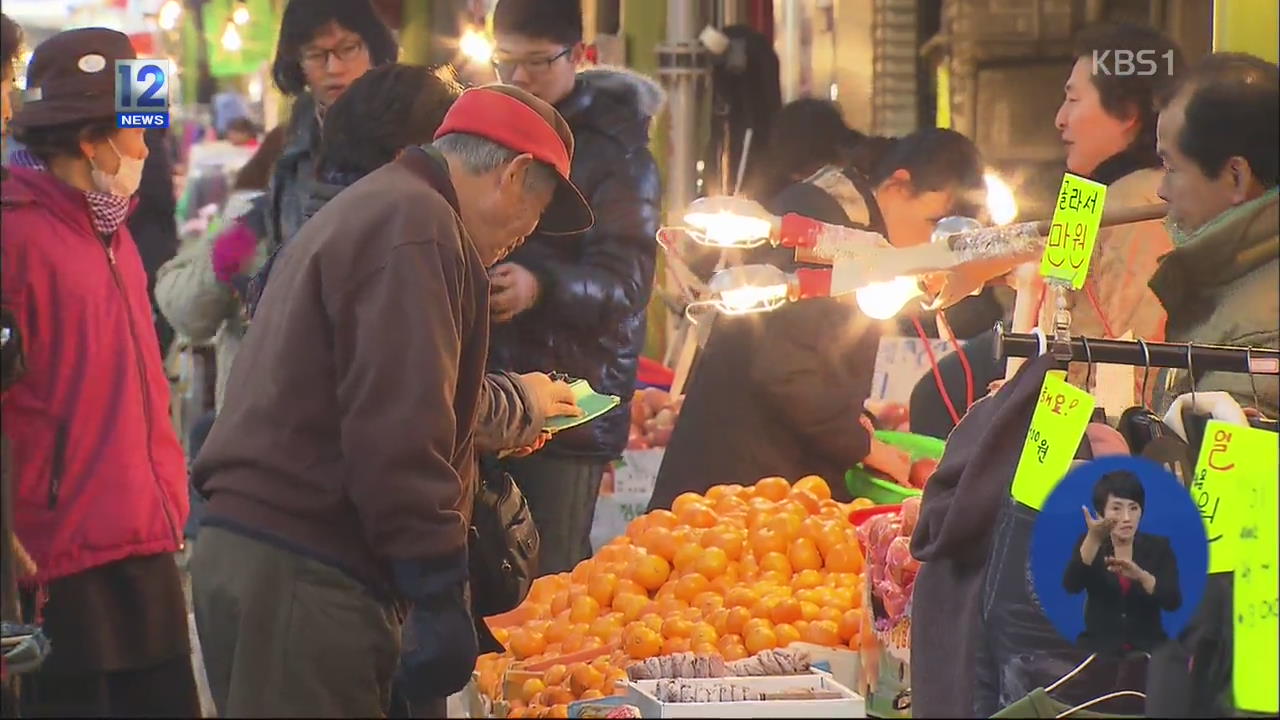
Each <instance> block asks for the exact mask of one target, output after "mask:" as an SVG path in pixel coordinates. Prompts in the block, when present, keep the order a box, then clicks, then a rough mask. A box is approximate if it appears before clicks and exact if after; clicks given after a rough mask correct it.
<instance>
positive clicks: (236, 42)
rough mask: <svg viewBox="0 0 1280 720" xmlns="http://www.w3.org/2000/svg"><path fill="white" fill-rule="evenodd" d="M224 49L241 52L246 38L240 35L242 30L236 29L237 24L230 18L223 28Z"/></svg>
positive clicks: (222, 40)
mask: <svg viewBox="0 0 1280 720" xmlns="http://www.w3.org/2000/svg"><path fill="white" fill-rule="evenodd" d="M221 42H222V49H223V50H226V51H227V52H239V51H240V48H242V47H244V40H243V39H242V38H241V37H240V31H239V30H237V29H236V24H235V23H234V22H232V21H230V20H228V21H227V26H226V27H225V28H223V30H222V38H221Z"/></svg>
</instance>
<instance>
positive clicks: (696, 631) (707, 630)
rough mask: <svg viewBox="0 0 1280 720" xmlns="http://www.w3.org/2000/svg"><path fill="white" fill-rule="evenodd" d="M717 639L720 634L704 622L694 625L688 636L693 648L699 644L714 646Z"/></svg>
mask: <svg viewBox="0 0 1280 720" xmlns="http://www.w3.org/2000/svg"><path fill="white" fill-rule="evenodd" d="M719 639H720V633H718V632H716V629H715V628H714V627H712V626H711V625H710V624H709V623H705V622H700V623H695V624H694V626H693V631H692V632H691V633H690V634H689V640H690V641H692V642H693V644H694V645H695V646H697V645H701V644H706V645H712V646H714V645H715V644H716V641H718V640H719Z"/></svg>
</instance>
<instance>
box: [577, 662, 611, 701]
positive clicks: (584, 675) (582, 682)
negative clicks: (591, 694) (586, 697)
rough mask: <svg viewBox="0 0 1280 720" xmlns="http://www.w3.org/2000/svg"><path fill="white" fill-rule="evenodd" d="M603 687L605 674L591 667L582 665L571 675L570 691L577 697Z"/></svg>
mask: <svg viewBox="0 0 1280 720" xmlns="http://www.w3.org/2000/svg"><path fill="white" fill-rule="evenodd" d="M603 685H604V673H602V672H600V671H599V670H597V669H596V668H594V667H592V666H590V665H580V666H578V667H576V668H574V669H573V671H572V672H570V673H569V690H571V691H572V692H573V694H574V695H575V696H577V695H581V694H582V693H584V692H586V691H588V690H599V689H600V688H601V687H602V686H603ZM570 702H572V701H570Z"/></svg>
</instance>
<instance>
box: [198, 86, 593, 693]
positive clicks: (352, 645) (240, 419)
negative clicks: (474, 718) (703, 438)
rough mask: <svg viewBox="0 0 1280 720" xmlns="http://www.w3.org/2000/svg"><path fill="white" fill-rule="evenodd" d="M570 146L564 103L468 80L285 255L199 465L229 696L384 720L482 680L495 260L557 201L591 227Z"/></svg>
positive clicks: (206, 633) (214, 614)
mask: <svg viewBox="0 0 1280 720" xmlns="http://www.w3.org/2000/svg"><path fill="white" fill-rule="evenodd" d="M572 153H573V136H572V135H571V134H570V132H569V129H568V126H567V125H566V124H565V122H564V120H563V119H562V118H561V117H560V115H559V114H558V113H556V111H555V110H554V109H553V108H552V107H551V106H550V105H548V104H546V103H545V102H542V101H541V100H538V99H537V98H535V97H534V96H532V95H530V94H528V93H526V92H524V91H521V90H518V89H516V88H513V87H508V86H501V85H495V86H488V87H483V88H477V89H473V90H469V91H467V92H465V93H463V94H462V96H461V97H460V98H459V99H458V100H457V101H456V102H455V103H454V105H453V107H452V108H451V109H450V111H449V112H448V114H447V115H446V116H445V118H444V121H443V123H442V124H441V127H440V129H439V131H438V133H437V135H436V140H435V143H434V144H433V145H432V146H427V147H411V148H408V149H407V150H405V152H404V153H402V155H401V157H400V158H399V159H398V160H396V161H395V162H392V163H390V164H388V165H385V166H383V167H382V168H380V169H378V170H375V171H374V172H373V173H371V174H369V175H368V176H366V177H365V178H363V179H362V180H360V181H359V182H357V183H356V184H354V185H352V186H351V187H350V188H348V189H347V190H345V191H343V192H342V193H340V194H339V195H338V196H337V197H336V198H334V199H333V200H331V201H330V202H329V203H328V204H326V205H325V206H324V208H323V209H322V210H320V211H319V212H318V213H317V214H316V215H315V216H314V217H313V218H312V219H311V220H309V221H308V222H307V223H306V224H305V225H304V226H303V228H302V229H301V230H300V231H299V233H298V235H297V236H296V237H295V239H294V240H293V241H292V242H291V243H290V244H289V245H288V246H287V247H286V248H285V249H284V251H283V252H282V254H281V255H280V256H279V258H278V259H277V261H276V265H275V267H274V269H273V270H272V279H271V283H270V284H269V285H268V286H267V289H266V291H265V293H264V294H263V297H262V301H261V305H260V306H259V307H258V310H257V313H256V314H255V316H254V325H253V330H252V332H250V333H248V334H247V335H246V337H245V341H244V344H243V345H242V347H241V349H240V351H239V353H238V355H237V357H236V362H235V364H234V366H233V367H232V370H231V376H230V378H229V380H228V383H227V391H226V396H225V399H224V404H223V408H222V411H221V413H220V414H219V415H218V419H217V421H216V422H215V424H214V426H213V430H212V431H211V432H210V434H209V437H208V440H206V443H205V445H204V448H203V449H202V451H201V454H200V457H199V458H198V459H197V461H196V463H195V467H194V469H193V478H194V482H195V484H196V487H197V488H198V489H199V490H200V491H201V492H202V493H203V494H205V495H206V496H207V497H208V498H209V504H208V515H207V517H206V519H205V521H204V528H203V529H202V530H201V536H200V537H201V541H200V543H198V544H197V547H196V550H195V552H194V555H193V557H192V559H191V566H190V567H191V573H192V590H193V595H194V601H195V610H196V622H197V627H198V629H199V631H200V639H201V644H202V647H203V649H204V654H205V661H206V666H207V668H208V672H209V684H210V687H211V689H212V693H213V696H214V701H215V703H216V704H217V706H218V711H219V713H220V714H222V715H224V716H226V715H233V716H234V715H296V716H318V715H325V716H333V715H340V716H356V717H374V716H380V715H383V714H385V713H386V712H387V705H388V701H389V693H390V687H391V683H392V680H393V678H395V679H397V680H398V683H399V686H400V688H401V689H402V691H403V692H404V694H405V695H406V696H407V697H408V699H409V700H410V701H411V702H412V703H413V704H414V706H415V711H417V710H419V709H422V710H426V711H427V712H431V711H433V710H434V711H435V712H436V713H438V715H437V716H443V712H444V707H443V701H444V698H445V697H447V696H448V695H449V694H450V693H453V692H455V691H457V690H459V689H460V688H462V687H463V685H465V684H466V682H467V681H468V679H469V678H470V676H471V671H472V669H473V667H474V664H475V656H476V652H477V651H476V636H475V630H474V627H473V624H472V619H471V617H470V614H469V610H468V602H467V598H466V592H467V590H466V588H467V566H468V564H467V544H466V539H467V528H468V525H469V515H470V510H471V498H472V493H473V491H474V483H475V479H476V472H477V466H476V458H475V448H474V430H473V426H474V423H475V418H476V408H477V402H478V398H479V396H480V393H481V384H482V382H483V378H484V373H485V360H486V355H487V353H488V318H489V282H488V279H487V277H486V268H487V267H488V266H490V265H492V264H493V263H495V262H497V261H498V260H500V259H501V258H502V257H503V256H505V255H506V254H507V253H508V252H510V251H511V250H512V249H513V248H514V247H516V246H517V245H519V244H520V242H521V241H522V240H523V239H524V237H525V236H526V235H528V234H529V233H531V232H533V231H534V229H535V227H538V226H539V219H540V218H541V217H542V215H543V212H544V211H547V210H548V208H549V207H552V208H555V214H554V217H555V218H556V219H557V220H558V221H559V222H558V223H556V224H555V225H553V226H552V227H542V228H541V230H543V231H546V232H560V233H568V232H577V231H581V230H582V229H584V228H586V227H589V226H590V225H591V223H592V216H591V212H590V210H589V209H588V207H587V205H586V203H585V201H583V199H582V196H581V195H580V194H579V193H578V191H577V190H576V189H575V188H574V187H573V185H572V183H570V182H569V180H568V175H569V166H570V160H571V158H572ZM552 216H553V215H552V214H551V213H550V212H548V217H552ZM404 610H407V611H408V615H407V620H406V626H405V627H404V628H403V637H404V648H403V651H402V649H401V621H400V618H401V617H403V616H404V615H403V611H404ZM397 665H398V669H397ZM397 675H398V677H397ZM428 716H430V715H428Z"/></svg>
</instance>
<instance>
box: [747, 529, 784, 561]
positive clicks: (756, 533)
mask: <svg viewBox="0 0 1280 720" xmlns="http://www.w3.org/2000/svg"><path fill="white" fill-rule="evenodd" d="M748 542H749V543H750V544H751V552H752V553H754V554H755V556H756V559H760V558H763V557H764V556H765V555H768V554H769V553H771V552H777V553H785V552H786V551H787V545H788V541H787V536H786V535H781V534H779V533H778V531H777V530H774V529H773V528H771V527H768V526H765V527H759V528H756V529H755V530H753V531H752V532H751V534H750V535H749V536H748Z"/></svg>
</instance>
